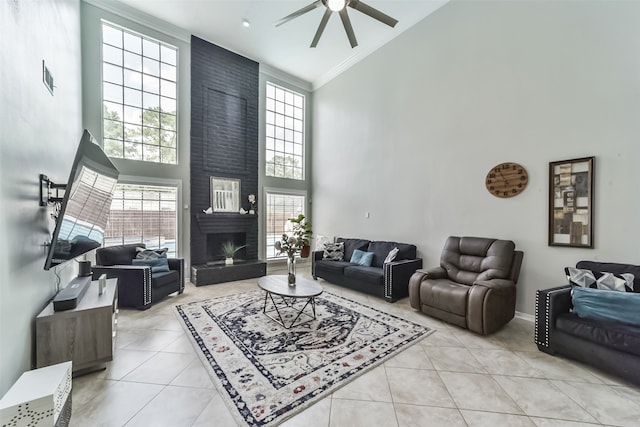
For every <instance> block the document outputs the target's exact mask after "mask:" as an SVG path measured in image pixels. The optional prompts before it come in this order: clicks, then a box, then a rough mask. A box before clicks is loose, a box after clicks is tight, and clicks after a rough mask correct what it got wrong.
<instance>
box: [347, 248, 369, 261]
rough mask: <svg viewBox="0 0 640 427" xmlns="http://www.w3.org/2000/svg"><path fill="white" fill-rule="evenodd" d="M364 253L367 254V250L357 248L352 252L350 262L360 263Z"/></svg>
mask: <svg viewBox="0 0 640 427" xmlns="http://www.w3.org/2000/svg"><path fill="white" fill-rule="evenodd" d="M364 254H366V252H365V251H361V250H360V249H356V250H355V251H353V253H352V254H351V259H350V260H349V262H350V263H351V264H358V263H359V262H360V260H361V259H362V255H364Z"/></svg>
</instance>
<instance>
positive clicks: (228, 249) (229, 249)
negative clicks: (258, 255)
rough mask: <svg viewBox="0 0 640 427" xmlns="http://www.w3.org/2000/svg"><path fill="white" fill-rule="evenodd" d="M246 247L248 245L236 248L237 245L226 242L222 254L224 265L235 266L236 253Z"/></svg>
mask: <svg viewBox="0 0 640 427" xmlns="http://www.w3.org/2000/svg"><path fill="white" fill-rule="evenodd" d="M246 246H247V245H242V246H236V244H235V243H233V242H231V241H226V242H224V243H223V244H222V254H223V255H224V263H225V264H226V265H231V264H233V256H234V255H235V254H236V252H238V251H239V250H240V249H242V248H244V247H246Z"/></svg>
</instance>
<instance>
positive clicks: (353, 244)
mask: <svg viewBox="0 0 640 427" xmlns="http://www.w3.org/2000/svg"><path fill="white" fill-rule="evenodd" d="M336 242H343V243H344V259H351V255H353V251H355V250H356V249H360V250H361V251H366V250H367V247H368V246H369V241H368V240H364V239H349V238H344V237H338V238H337V239H336Z"/></svg>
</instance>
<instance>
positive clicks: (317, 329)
mask: <svg viewBox="0 0 640 427" xmlns="http://www.w3.org/2000/svg"><path fill="white" fill-rule="evenodd" d="M264 295H265V293H264V291H262V290H255V291H251V292H244V293H240V294H236V295H229V296H223V297H217V298H211V299H208V300H204V301H199V302H193V303H189V304H182V305H177V306H176V307H175V308H176V311H177V314H178V316H179V318H180V319H181V320H182V321H183V326H184V328H185V330H186V332H187V335H188V336H189V337H190V339H191V341H192V343H193V345H194V346H195V348H196V352H197V353H198V355H199V356H200V359H201V360H202V362H203V364H204V365H205V367H206V369H207V371H208V372H209V374H210V375H211V378H212V380H213V382H214V384H215V385H216V387H217V388H218V390H219V392H220V394H221V395H222V396H223V399H224V400H225V401H226V403H227V405H228V406H229V408H230V409H231V412H232V413H233V414H234V415H235V417H236V419H237V420H238V421H239V422H240V423H241V424H242V425H245V424H246V425H249V426H274V425H277V424H279V423H281V422H282V421H284V420H285V419H287V418H289V417H291V416H293V415H295V414H296V413H298V412H300V411H302V410H303V409H305V408H307V407H309V406H310V405H312V404H313V403H315V402H317V401H318V400H320V399H322V398H323V397H325V396H328V395H329V394H331V393H332V392H334V391H335V390H337V389H338V388H340V387H342V386H343V385H345V384H346V383H348V382H349V381H351V380H353V379H354V378H356V377H357V376H359V375H361V374H363V373H364V372H366V371H367V370H369V369H371V368H373V367H374V366H376V365H378V364H380V363H382V362H383V361H384V360H386V359H388V358H389V357H391V356H394V355H396V354H398V353H399V352H400V351H402V350H404V349H406V348H407V347H408V346H410V345H412V344H414V343H416V342H417V341H418V340H419V339H420V338H422V337H424V336H426V335H428V334H429V333H430V332H432V331H430V330H429V329H428V328H425V327H423V326H420V325H418V324H415V323H413V322H409V321H406V320H403V319H400V318H398V317H396V316H393V315H391V314H388V313H384V312H382V311H379V310H377V309H375V308H372V307H368V306H366V305H363V304H360V303H358V302H355V301H351V300H349V299H346V298H343V297H340V296H337V295H333V294H331V293H329V292H326V291H325V292H324V293H323V294H322V295H320V296H319V297H317V298H316V313H317V319H316V320H312V321H310V322H307V323H305V324H302V325H299V326H294V327H293V328H291V329H285V328H283V327H282V326H281V325H279V324H277V323H276V322H274V321H273V320H271V319H269V318H267V317H266V316H265V314H264V313H263V312H262V308H263V304H264ZM300 303H302V301H301V302H299V303H298V304H300ZM309 308H310V307H307V309H309ZM285 316H286V317H289V319H288V321H290V320H291V316H294V313H292V312H287V313H286V315H285ZM285 320H287V319H285Z"/></svg>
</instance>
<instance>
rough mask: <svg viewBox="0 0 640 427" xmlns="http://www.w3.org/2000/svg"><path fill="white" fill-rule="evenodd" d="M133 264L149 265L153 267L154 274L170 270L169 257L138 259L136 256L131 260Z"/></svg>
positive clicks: (152, 272)
mask: <svg viewBox="0 0 640 427" xmlns="http://www.w3.org/2000/svg"><path fill="white" fill-rule="evenodd" d="M131 264H133V265H147V266H149V267H151V274H152V275H154V274H156V273H165V272H167V271H169V261H168V260H167V258H155V259H151V258H150V259H138V258H134V259H132V260H131Z"/></svg>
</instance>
